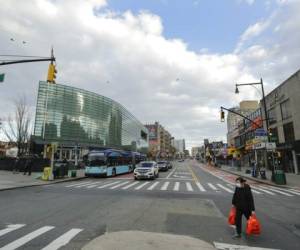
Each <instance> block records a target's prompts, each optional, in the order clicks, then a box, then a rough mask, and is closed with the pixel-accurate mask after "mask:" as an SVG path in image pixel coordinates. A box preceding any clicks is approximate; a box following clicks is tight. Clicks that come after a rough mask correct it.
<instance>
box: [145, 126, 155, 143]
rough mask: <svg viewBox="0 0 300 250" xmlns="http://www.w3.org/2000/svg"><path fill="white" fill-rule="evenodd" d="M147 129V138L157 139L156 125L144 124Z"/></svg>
mask: <svg viewBox="0 0 300 250" xmlns="http://www.w3.org/2000/svg"><path fill="white" fill-rule="evenodd" d="M146 127H147V129H148V130H149V140H157V126H155V125H146Z"/></svg>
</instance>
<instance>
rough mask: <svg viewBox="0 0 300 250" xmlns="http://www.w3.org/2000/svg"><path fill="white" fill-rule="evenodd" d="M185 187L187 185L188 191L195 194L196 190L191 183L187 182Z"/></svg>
mask: <svg viewBox="0 0 300 250" xmlns="http://www.w3.org/2000/svg"><path fill="white" fill-rule="evenodd" d="M185 185H186V189H187V191H189V192H194V189H193V187H192V185H191V183H190V182H186V183H185Z"/></svg>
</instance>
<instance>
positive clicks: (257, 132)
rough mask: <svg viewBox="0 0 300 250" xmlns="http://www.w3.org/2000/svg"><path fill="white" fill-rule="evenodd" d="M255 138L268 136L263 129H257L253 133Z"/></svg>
mask: <svg viewBox="0 0 300 250" xmlns="http://www.w3.org/2000/svg"><path fill="white" fill-rule="evenodd" d="M254 134H255V136H268V133H267V131H266V130H264V129H263V128H258V129H256V130H255V132H254Z"/></svg>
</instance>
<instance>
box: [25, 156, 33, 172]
mask: <svg viewBox="0 0 300 250" xmlns="http://www.w3.org/2000/svg"><path fill="white" fill-rule="evenodd" d="M32 162H33V160H32V157H31V156H28V157H27V159H26V160H25V169H24V175H26V173H27V172H28V175H31V169H32Z"/></svg>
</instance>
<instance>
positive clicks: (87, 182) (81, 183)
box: [65, 181, 92, 188]
mask: <svg viewBox="0 0 300 250" xmlns="http://www.w3.org/2000/svg"><path fill="white" fill-rule="evenodd" d="M91 183H92V182H91V181H85V182H80V183H78V182H77V183H75V184H71V185H68V186H65V187H67V188H68V187H75V186H80V185H83V184H91Z"/></svg>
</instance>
